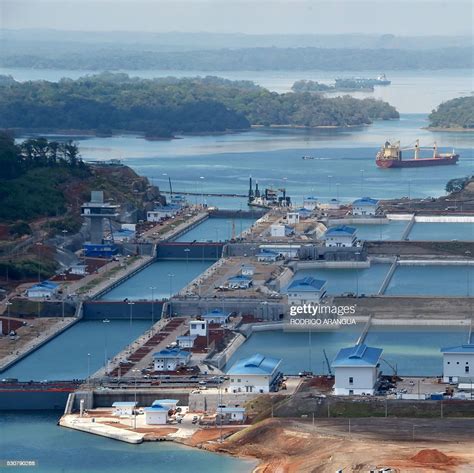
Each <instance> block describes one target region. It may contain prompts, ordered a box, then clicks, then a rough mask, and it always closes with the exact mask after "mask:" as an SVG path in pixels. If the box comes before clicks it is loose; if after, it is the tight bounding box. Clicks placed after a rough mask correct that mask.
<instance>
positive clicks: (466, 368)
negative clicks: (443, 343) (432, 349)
mask: <svg viewBox="0 0 474 473" xmlns="http://www.w3.org/2000/svg"><path fill="white" fill-rule="evenodd" d="M441 353H442V354H443V381H444V382H445V383H458V382H459V378H474V343H468V344H465V345H459V346H455V347H444V348H441Z"/></svg>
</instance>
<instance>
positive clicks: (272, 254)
mask: <svg viewBox="0 0 474 473" xmlns="http://www.w3.org/2000/svg"><path fill="white" fill-rule="evenodd" d="M256 256H257V261H259V262H261V263H274V262H275V261H277V260H278V258H280V254H279V253H278V252H277V251H273V250H266V249H262V251H260V252H259V253H257V255H256Z"/></svg>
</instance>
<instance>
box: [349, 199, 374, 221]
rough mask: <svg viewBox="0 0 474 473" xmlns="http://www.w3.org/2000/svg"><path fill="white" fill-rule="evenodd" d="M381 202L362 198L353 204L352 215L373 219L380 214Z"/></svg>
mask: <svg viewBox="0 0 474 473" xmlns="http://www.w3.org/2000/svg"><path fill="white" fill-rule="evenodd" d="M379 209H380V207H379V201H378V200H376V199H371V198H370V197H362V198H361V199H356V200H354V202H352V215H357V216H360V217H373V216H375V215H377V214H378V213H379Z"/></svg>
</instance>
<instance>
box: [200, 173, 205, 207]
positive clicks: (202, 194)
mask: <svg viewBox="0 0 474 473" xmlns="http://www.w3.org/2000/svg"><path fill="white" fill-rule="evenodd" d="M199 179H200V180H201V201H202V202H201V203H202V208H204V184H203V182H204V176H199Z"/></svg>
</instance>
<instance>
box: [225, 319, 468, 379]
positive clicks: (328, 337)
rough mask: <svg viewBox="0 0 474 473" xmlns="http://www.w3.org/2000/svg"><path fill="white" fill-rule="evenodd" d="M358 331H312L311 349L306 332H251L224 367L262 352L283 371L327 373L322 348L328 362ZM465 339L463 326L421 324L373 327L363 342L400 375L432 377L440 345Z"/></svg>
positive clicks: (439, 359) (436, 372)
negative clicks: (380, 351) (378, 351)
mask: <svg viewBox="0 0 474 473" xmlns="http://www.w3.org/2000/svg"><path fill="white" fill-rule="evenodd" d="M361 330H362V327H360V328H358V329H352V328H351V329H347V330H346V329H341V330H338V331H328V332H314V331H313V332H312V333H311V350H310V349H309V336H308V333H307V332H283V331H277V330H275V331H269V332H255V333H254V334H253V335H252V336H251V337H250V338H249V339H248V340H247V342H245V343H244V344H243V345H242V346H241V347H240V348H239V349H238V350H237V352H236V353H235V354H234V355H233V356H232V358H231V359H230V360H229V363H228V364H227V365H226V368H227V369H228V368H230V366H232V364H233V363H235V361H237V360H238V359H239V358H244V357H247V356H251V355H252V354H255V353H262V354H263V355H268V356H274V357H276V358H281V359H282V365H281V369H282V371H283V372H284V373H286V374H295V373H299V372H300V371H302V370H308V369H310V370H311V371H313V372H315V373H327V366H326V363H325V361H324V355H323V350H326V353H327V356H328V358H329V362H331V361H332V360H333V359H334V358H335V356H336V354H337V352H338V351H339V350H340V349H341V348H343V347H346V346H351V345H353V344H354V343H355V342H356V340H357V338H358V336H359V335H360V333H361ZM466 340H467V331H466V329H457V328H454V327H448V328H445V329H440V330H436V329H435V330H430V329H427V328H425V327H424V328H422V329H418V328H416V327H404V328H399V327H390V328H378V327H376V328H373V329H371V330H370V331H369V334H368V336H367V338H366V340H365V341H366V343H367V344H369V345H371V346H376V347H380V348H383V350H384V352H383V354H382V357H383V358H384V359H385V360H387V362H388V363H390V364H391V365H395V364H396V365H397V367H398V372H399V373H400V374H402V375H405V376H415V375H421V376H436V375H439V374H441V372H442V356H441V353H440V351H439V350H440V348H441V347H444V346H450V345H458V344H461V343H465V342H466ZM310 354H311V357H310ZM310 358H311V363H310V362H309V360H310ZM382 369H383V371H384V372H385V373H391V372H392V371H391V369H390V368H389V365H387V364H385V363H382Z"/></svg>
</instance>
